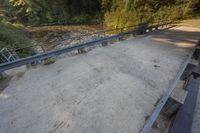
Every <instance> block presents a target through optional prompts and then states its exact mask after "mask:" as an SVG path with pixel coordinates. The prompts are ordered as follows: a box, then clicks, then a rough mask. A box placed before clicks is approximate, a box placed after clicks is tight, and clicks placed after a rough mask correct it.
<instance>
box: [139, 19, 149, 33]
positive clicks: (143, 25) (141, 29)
mask: <svg viewBox="0 0 200 133" xmlns="http://www.w3.org/2000/svg"><path fill="white" fill-rule="evenodd" d="M147 29H148V23H147V22H144V23H141V24H139V25H138V28H137V34H138V35H141V34H145V33H146V30H147Z"/></svg>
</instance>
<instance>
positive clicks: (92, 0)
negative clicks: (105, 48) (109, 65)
mask: <svg viewBox="0 0 200 133" xmlns="http://www.w3.org/2000/svg"><path fill="white" fill-rule="evenodd" d="M199 13H200V0H0V48H2V47H11V48H13V47H14V48H18V47H22V46H26V45H28V44H29V43H30V40H29V37H28V36H27V34H26V31H25V28H26V27H30V26H42V25H61V24H63V25H77V24H78V25H82V24H97V25H98V24H101V25H103V26H104V27H107V28H120V27H125V26H137V25H138V24H139V23H142V22H149V23H159V22H162V21H164V20H170V21H177V20H182V19H187V18H191V17H196V16H198V15H199Z"/></svg>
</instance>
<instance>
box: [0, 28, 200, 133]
mask: <svg viewBox="0 0 200 133" xmlns="http://www.w3.org/2000/svg"><path fill="white" fill-rule="evenodd" d="M199 38H200V29H199V28H194V27H189V26H178V27H174V28H172V29H169V30H165V31H158V32H154V33H151V34H148V35H146V36H138V37H136V38H129V39H128V40H125V41H121V42H117V43H114V44H112V45H109V46H107V47H101V48H95V49H93V50H92V51H90V52H89V53H86V54H80V55H77V56H71V57H66V58H63V59H60V60H57V62H56V63H54V64H52V65H48V66H38V67H36V68H31V69H28V70H26V69H24V68H19V69H13V70H10V71H8V73H9V74H10V75H11V76H12V79H11V81H10V83H9V85H8V86H7V88H6V89H5V90H4V91H3V92H2V93H1V94H0V132H2V133H26V132H28V133H137V132H139V131H140V130H141V128H142V127H143V126H144V124H145V121H146V119H147V117H148V116H149V115H150V114H151V113H152V111H153V109H154V108H155V104H156V102H157V101H158V100H159V98H160V97H161V96H162V94H163V93H164V92H165V91H166V90H167V88H168V86H169V84H170V81H171V80H172V79H173V78H174V76H175V75H176V73H177V71H178V69H179V67H180V65H181V64H182V63H183V62H184V60H185V59H186V58H187V56H188V54H189V53H190V52H191V49H192V48H193V47H194V46H195V44H196V42H197V40H198V39H199Z"/></svg>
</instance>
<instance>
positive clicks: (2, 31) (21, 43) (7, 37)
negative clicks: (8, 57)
mask: <svg viewBox="0 0 200 133" xmlns="http://www.w3.org/2000/svg"><path fill="white" fill-rule="evenodd" d="M29 45H30V40H29V39H28V37H27V36H26V32H25V31H23V26H22V25H20V24H11V23H9V22H8V21H6V20H2V21H0V49H1V48H13V49H15V48H21V47H25V46H29ZM18 54H19V55H20V56H27V55H30V54H33V51H32V50H31V49H26V50H24V51H20V52H19V53H18Z"/></svg>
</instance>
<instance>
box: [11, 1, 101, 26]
mask: <svg viewBox="0 0 200 133" xmlns="http://www.w3.org/2000/svg"><path fill="white" fill-rule="evenodd" d="M9 4H10V7H11V8H12V11H13V13H14V14H15V16H17V20H18V21H19V22H22V23H29V24H41V23H53V22H58V23H59V22H73V23H75V22H87V21H89V22H90V21H91V20H92V19H93V17H94V16H95V15H96V14H98V13H99V12H100V6H101V5H100V1H99V0H52V1H50V0H10V1H9ZM88 16H89V17H88Z"/></svg>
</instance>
